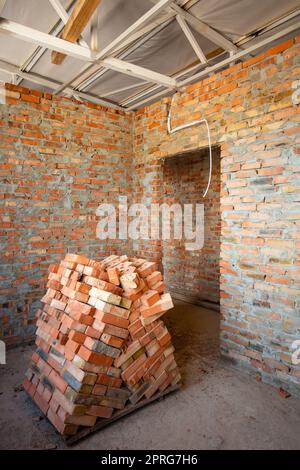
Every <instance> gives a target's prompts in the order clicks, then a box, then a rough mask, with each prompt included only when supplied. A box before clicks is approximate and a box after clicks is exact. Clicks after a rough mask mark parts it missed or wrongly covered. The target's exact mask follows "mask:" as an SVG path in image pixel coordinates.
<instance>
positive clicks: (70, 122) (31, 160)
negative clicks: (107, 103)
mask: <svg viewBox="0 0 300 470" xmlns="http://www.w3.org/2000/svg"><path fill="white" fill-rule="evenodd" d="M0 115H1V117H0V126H1V127H0V133H1V140H0V150H1V167H0V169H1V177H2V183H3V184H2V185H1V196H0V197H1V232H0V243H1V264H0V310H1V314H0V336H4V339H5V340H6V342H7V343H10V342H11V343H12V342H20V341H21V340H23V339H27V338H29V337H30V336H31V335H32V334H33V332H34V329H35V328H34V324H33V319H34V314H35V311H36V310H37V308H38V307H39V305H40V304H39V300H38V299H39V298H40V297H41V296H42V295H43V292H44V288H45V283H46V274H47V268H48V266H49V263H55V262H57V261H58V260H59V259H60V258H61V257H62V256H63V255H64V254H65V253H66V252H75V253H85V254H86V255H89V256H90V257H93V258H96V259H97V258H100V257H103V256H105V255H107V254H110V253H113V252H114V253H116V252H119V251H120V249H119V248H120V245H122V246H123V247H124V246H125V245H126V244H124V242H123V244H122V243H121V242H120V241H119V240H116V241H112V240H107V241H105V242H103V241H99V240H98V239H97V238H96V224H97V220H99V218H98V217H97V216H96V212H95V211H96V208H97V207H98V204H100V203H101V202H103V201H104V202H115V201H116V200H117V197H118V195H119V193H127V192H128V185H129V184H130V171H129V165H130V160H131V149H132V142H131V130H132V118H131V114H129V113H128V114H127V113H123V112H119V111H116V110H112V109H106V108H103V107H101V106H96V105H93V104H81V103H79V102H76V101H74V100H73V101H72V100H69V99H66V98H59V97H54V96H52V95H49V94H47V93H45V94H43V93H41V92H40V91H37V90H29V89H27V88H23V87H15V86H13V85H7V92H6V104H4V105H0ZM122 250H123V251H124V252H126V249H125V248H122Z"/></svg>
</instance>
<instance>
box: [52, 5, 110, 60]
mask: <svg viewBox="0 0 300 470" xmlns="http://www.w3.org/2000/svg"><path fill="white" fill-rule="evenodd" d="M100 2H101V0H77V3H76V4H75V6H74V9H73V11H72V13H71V15H70V17H69V19H68V21H67V23H66V24H65V27H64V29H63V30H62V33H61V35H60V38H61V39H64V40H65V41H69V42H76V41H77V39H79V37H80V35H81V33H82V31H83V30H84V28H85V27H86V25H87V24H88V22H89V20H90V18H91V16H92V15H93V13H94V12H95V10H96V8H97V7H98V5H99V3H100ZM65 58H66V55H65V54H63V53H62V52H57V51H53V52H52V54H51V62H52V63H53V64H56V65H60V64H62V63H63V61H64V60H65Z"/></svg>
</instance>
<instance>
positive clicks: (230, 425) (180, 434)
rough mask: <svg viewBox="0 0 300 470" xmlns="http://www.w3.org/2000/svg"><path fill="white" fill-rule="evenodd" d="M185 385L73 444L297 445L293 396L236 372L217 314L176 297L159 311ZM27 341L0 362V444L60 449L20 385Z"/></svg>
mask: <svg viewBox="0 0 300 470" xmlns="http://www.w3.org/2000/svg"><path fill="white" fill-rule="evenodd" d="M166 317H167V318H166V320H167V323H168V325H169V327H170V330H171V332H172V333H173V337H174V344H175V346H176V350H177V360H178V363H179V365H180V368H181V371H182V375H183V379H184V387H183V388H182V389H181V390H180V391H178V392H175V393H174V394H172V395H169V396H168V397H166V398H165V399H164V400H162V401H161V402H155V403H153V404H151V405H149V406H148V407H145V408H143V409H141V410H139V411H137V412H136V413H134V414H131V415H129V416H127V417H126V418H124V419H123V420H120V421H118V422H116V423H114V424H112V425H110V426H108V427H107V428H105V429H104V430H102V431H100V432H98V433H96V434H94V435H92V436H90V437H88V438H87V439H85V440H83V441H81V442H80V443H78V444H77V445H75V446H73V449H99V450H101V449H123V450H124V449H148V450H149V449H153V450H155V449H300V434H299V429H300V400H297V399H295V398H292V397H291V398H288V399H284V398H282V397H281V396H280V395H279V394H278V392H277V391H276V390H275V389H273V388H272V387H269V386H268V385H265V384H262V383H257V382H256V381H255V380H254V379H252V378H250V377H248V376H247V375H243V374H241V373H240V372H237V371H236V370H235V369H233V368H232V367H231V365H230V364H228V363H226V362H225V361H224V360H222V359H220V358H219V356H218V352H217V351H218V314H216V313H215V312H212V311H209V310H206V309H203V308H201V307H196V306H193V305H190V304H186V303H177V305H176V308H175V310H173V311H171V312H169V313H168V315H166ZM31 351H32V347H30V346H26V347H23V348H18V349H14V350H11V351H9V352H8V363H7V365H6V366H0V449H53V448H57V449H63V448H65V445H64V443H63V442H62V440H61V438H60V436H59V435H58V434H57V433H56V432H55V430H54V428H53V427H52V426H51V425H50V424H49V423H48V421H47V420H46V419H44V418H43V416H42V414H41V412H40V411H39V410H38V409H37V408H36V406H35V405H34V404H33V403H32V402H31V400H30V399H29V398H28V397H27V395H26V393H25V392H24V391H22V390H21V388H20V384H21V382H22V379H23V375H24V372H25V370H26V366H27V364H28V361H29V358H30V354H31Z"/></svg>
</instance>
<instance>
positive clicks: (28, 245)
mask: <svg viewBox="0 0 300 470" xmlns="http://www.w3.org/2000/svg"><path fill="white" fill-rule="evenodd" d="M299 75H300V37H297V38H295V39H291V40H288V41H286V42H284V43H282V44H280V45H278V46H276V47H274V48H272V49H271V50H269V51H267V52H265V53H263V54H260V55H258V56H256V57H254V58H251V59H250V60H248V61H246V62H244V63H240V64H236V65H234V66H233V67H230V68H228V69H226V70H224V71H222V72H220V73H216V74H214V75H211V76H210V77H209V78H207V79H205V80H203V81H201V82H199V83H196V84H194V85H191V86H189V87H187V89H186V91H185V92H184V93H183V94H181V95H180V96H179V97H178V99H177V100H176V102H175V103H174V107H173V112H172V125H173V126H176V125H179V124H182V123H187V122H190V121H192V120H195V119H200V118H201V117H205V118H206V119H207V120H208V123H209V127H210V129H211V134H212V142H213V144H216V145H219V146H220V157H221V161H220V165H221V183H222V189H221V216H222V234H221V262H220V271H221V280H220V282H221V293H220V294H221V314H222V323H221V347H222V352H223V354H225V355H227V356H228V357H230V358H232V359H233V360H234V361H235V362H236V363H237V364H239V365H241V366H242V367H243V368H244V369H249V371H251V372H254V373H255V374H256V376H257V378H262V379H263V380H264V381H267V382H270V383H272V384H274V385H276V386H283V387H284V388H285V389H288V390H290V391H292V392H293V393H295V394H300V392H299V388H300V387H299V385H300V370H299V365H298V366H297V365H294V364H293V363H292V359H291V356H292V352H293V351H292V349H291V345H292V342H293V341H294V340H296V339H300V338H299V330H300V322H299V309H300V271H299V260H300V257H299V250H300V242H299V236H300V230H299V224H300V218H299V199H300V185H299V173H300V171H299V168H300V166H299V154H300V147H299V144H300V126H299V117H300V108H299V105H294V104H293V102H292V93H293V92H294V90H293V89H292V83H293V82H294V81H296V80H297V79H299ZM9 88H10V90H9V91H10V98H8V100H9V103H10V106H6V105H4V106H1V107H0V109H1V115H2V117H1V133H2V139H1V143H0V145H1V156H2V163H1V164H2V166H1V172H2V176H3V180H4V182H5V184H4V185H2V192H1V202H2V209H1V217H2V229H1V244H2V246H3V249H2V260H1V268H0V269H1V272H0V286H1V291H0V294H1V302H0V304H1V315H0V322H1V331H2V332H3V333H4V334H5V335H6V337H7V338H9V339H10V340H11V341H16V340H20V339H22V338H25V337H28V336H29V335H30V334H31V332H32V331H33V324H32V323H33V314H34V311H35V309H36V308H37V307H38V305H37V303H36V299H38V298H40V297H41V295H42V292H43V291H44V284H45V274H46V268H47V266H48V264H49V262H55V261H57V260H58V259H59V258H61V254H62V253H65V252H66V251H73V252H83V253H85V254H87V255H88V256H90V257H94V258H97V257H100V256H105V255H106V254H108V250H107V249H106V247H107V246H109V252H110V253H111V252H118V251H119V248H120V245H122V252H125V251H126V247H127V252H129V251H130V248H132V252H133V254H135V253H138V256H139V257H145V258H148V259H152V260H158V261H161V259H162V242H161V241H160V240H157V241H156V240H150V241H147V240H146V241H134V242H132V244H131V243H129V244H127V246H126V242H120V241H118V240H116V241H115V242H112V241H111V240H108V241H107V243H103V242H99V241H98V240H97V239H96V236H95V228H96V221H97V218H96V216H95V209H96V207H97V205H98V204H99V203H100V202H102V201H103V200H105V201H107V200H108V201H116V200H117V196H118V195H119V194H120V193H122V194H124V193H125V194H126V192H127V194H128V195H131V194H132V198H133V199H134V200H135V202H139V201H141V202H145V203H146V204H148V205H149V204H151V202H162V197H163V194H162V187H163V171H162V157H167V156H172V155H174V154H178V153H180V152H185V151H188V150H195V149H199V148H205V147H207V134H206V129H205V127H202V126H200V127H195V128H190V129H186V130H184V131H181V132H179V133H176V134H173V135H172V136H169V135H168V134H167V125H166V122H167V106H168V104H169V103H170V99H169V98H167V99H162V100H161V101H159V102H157V103H155V104H153V105H151V106H147V107H146V108H144V109H141V110H139V111H137V112H136V114H135V123H134V159H133V160H132V158H131V156H132V147H131V145H132V137H133V136H132V122H131V117H130V115H126V114H123V113H119V112H117V111H112V110H105V109H103V108H99V107H95V106H93V105H88V106H87V105H80V104H78V103H76V102H74V101H70V100H66V99H62V98H56V97H55V98H52V97H51V95H47V94H44V95H42V94H40V92H37V91H34V90H32V91H29V90H27V89H22V88H15V87H13V86H10V87H9ZM131 165H132V166H131ZM131 179H132V180H131ZM129 189H130V190H131V191H129ZM180 267H181V264H180V262H178V269H180Z"/></svg>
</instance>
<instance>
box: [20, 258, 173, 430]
mask: <svg viewBox="0 0 300 470" xmlns="http://www.w3.org/2000/svg"><path fill="white" fill-rule="evenodd" d="M47 287H48V290H47V292H46V295H45V296H44V297H43V298H42V302H43V303H44V307H43V309H40V310H39V311H38V313H37V332H36V345H37V349H36V351H35V352H34V353H33V355H32V360H31V364H30V367H29V369H28V371H27V373H26V377H25V380H24V382H23V385H24V388H25V390H26V391H27V392H28V393H29V395H30V396H31V397H32V398H33V400H34V401H35V403H36V404H37V405H38V406H39V408H40V409H41V410H42V411H43V413H44V414H45V415H46V416H47V418H48V419H49V421H50V422H51V423H52V424H53V425H54V426H55V427H56V429H57V430H58V431H59V432H60V433H61V434H64V435H74V434H76V433H77V432H78V430H79V428H80V427H82V426H85V427H86V426H88V427H92V426H94V425H95V424H96V422H97V421H98V420H99V419H102V420H105V419H106V420H107V419H110V418H111V417H113V415H114V413H116V412H117V410H122V409H124V408H125V407H126V405H127V403H130V404H136V403H137V402H138V401H139V400H141V399H149V398H150V397H152V396H153V395H154V394H155V393H156V392H157V391H160V392H163V391H165V390H166V389H167V388H168V387H169V386H174V385H175V384H177V383H178V382H180V380H181V377H180V373H179V370H178V367H177V364H176V362H175V359H174V355H173V353H174V347H173V345H172V343H171V335H170V333H169V331H168V330H167V328H166V326H165V325H164V323H163V321H162V320H161V316H162V315H163V314H164V313H165V312H166V311H167V310H169V309H171V308H172V307H173V303H172V299H171V296H170V294H168V293H164V291H165V284H164V281H163V277H162V274H161V272H159V271H158V270H157V265H156V263H154V262H147V261H146V260H144V259H138V258H128V257H127V256H125V255H124V256H116V255H112V256H109V257H108V258H105V259H104V260H103V261H101V262H99V261H94V260H91V259H88V258H86V257H85V256H81V255H76V254H67V255H66V256H65V259H64V260H63V261H61V263H60V264H59V265H50V267H49V277H48V283H47Z"/></svg>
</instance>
